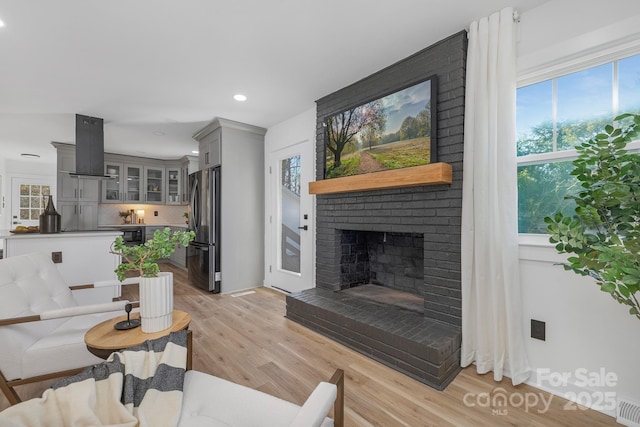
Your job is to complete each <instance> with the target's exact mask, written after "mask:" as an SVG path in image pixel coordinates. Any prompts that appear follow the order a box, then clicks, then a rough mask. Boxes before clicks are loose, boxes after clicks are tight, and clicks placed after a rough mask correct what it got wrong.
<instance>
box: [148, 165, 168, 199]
mask: <svg viewBox="0 0 640 427" xmlns="http://www.w3.org/2000/svg"><path fill="white" fill-rule="evenodd" d="M164 172H165V169H164V168H163V167H156V166H145V167H144V187H143V188H144V203H150V204H155V205H164V202H165V182H164Z"/></svg>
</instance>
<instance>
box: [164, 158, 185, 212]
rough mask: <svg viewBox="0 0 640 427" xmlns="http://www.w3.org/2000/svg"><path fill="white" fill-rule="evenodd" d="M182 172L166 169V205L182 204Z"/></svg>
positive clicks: (176, 169)
mask: <svg viewBox="0 0 640 427" xmlns="http://www.w3.org/2000/svg"><path fill="white" fill-rule="evenodd" d="M182 196H183V195H182V170H181V168H179V167H178V168H167V204H168V205H179V204H181V203H182Z"/></svg>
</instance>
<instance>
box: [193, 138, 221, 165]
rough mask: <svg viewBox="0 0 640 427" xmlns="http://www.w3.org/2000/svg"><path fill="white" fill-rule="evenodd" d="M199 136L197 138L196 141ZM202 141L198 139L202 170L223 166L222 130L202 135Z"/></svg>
mask: <svg viewBox="0 0 640 427" xmlns="http://www.w3.org/2000/svg"><path fill="white" fill-rule="evenodd" d="M197 138H198V136H196V139H197ZM201 138H202V139H198V148H199V151H200V155H199V166H200V169H201V170H202V169H206V168H210V167H213V166H218V165H220V164H222V151H221V145H222V130H221V129H220V128H218V129H216V130H214V131H213V132H211V133H208V134H206V135H202V137H201Z"/></svg>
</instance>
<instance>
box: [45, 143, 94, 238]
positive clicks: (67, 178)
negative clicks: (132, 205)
mask: <svg viewBox="0 0 640 427" xmlns="http://www.w3.org/2000/svg"><path fill="white" fill-rule="evenodd" d="M53 146H54V147H55V148H56V152H57V162H58V168H57V169H58V172H57V196H58V197H57V206H56V208H57V210H58V212H59V213H60V216H61V228H62V230H65V231H76V230H95V229H97V228H98V201H99V200H100V181H99V180H97V179H95V178H82V177H76V176H72V175H70V172H74V171H75V169H76V161H75V155H76V151H75V146H74V145H70V144H61V143H57V142H55V143H53Z"/></svg>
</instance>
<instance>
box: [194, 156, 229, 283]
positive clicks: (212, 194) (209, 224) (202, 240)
mask: <svg viewBox="0 0 640 427" xmlns="http://www.w3.org/2000/svg"><path fill="white" fill-rule="evenodd" d="M189 193H190V201H191V207H190V208H191V212H190V214H189V229H190V230H193V231H194V232H195V233H196V237H195V239H194V240H193V242H191V243H190V244H189V246H188V247H187V269H188V270H189V281H190V282H191V283H193V284H194V285H196V286H198V287H201V288H203V289H206V290H208V291H211V292H213V293H219V292H220V281H221V276H220V166H218V167H215V168H210V169H203V170H201V171H198V172H194V173H192V174H190V175H189Z"/></svg>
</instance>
